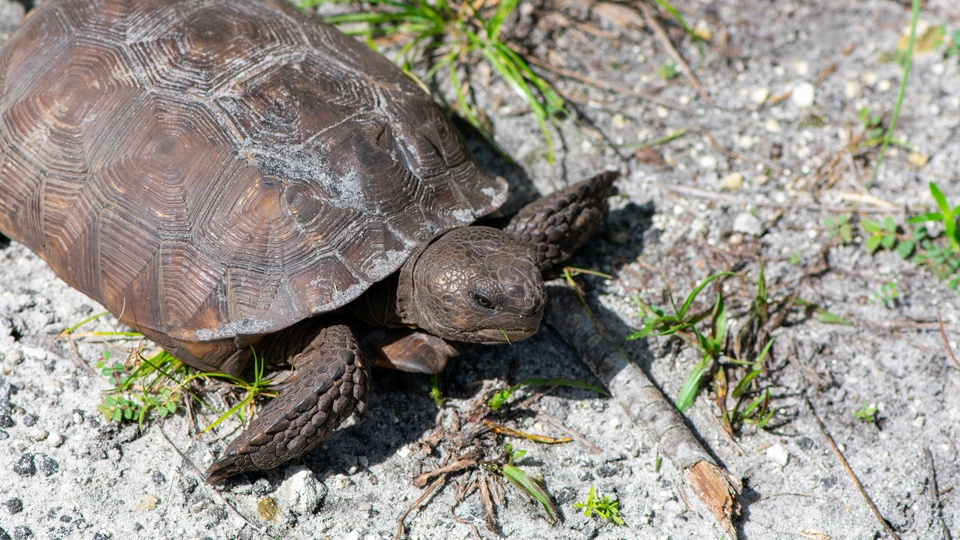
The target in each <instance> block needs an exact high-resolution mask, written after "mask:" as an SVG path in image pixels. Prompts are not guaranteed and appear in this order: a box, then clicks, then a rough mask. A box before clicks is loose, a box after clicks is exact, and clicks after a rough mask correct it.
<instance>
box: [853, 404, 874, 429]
mask: <svg viewBox="0 0 960 540" xmlns="http://www.w3.org/2000/svg"><path fill="white" fill-rule="evenodd" d="M876 415H877V406H876V405H874V404H872V403H867V402H866V401H864V402H863V404H862V405H860V409H859V410H857V411H855V412H854V413H853V416H855V417H857V420H860V421H861V422H863V423H864V424H873V423H874V422H876V421H877V418H876Z"/></svg>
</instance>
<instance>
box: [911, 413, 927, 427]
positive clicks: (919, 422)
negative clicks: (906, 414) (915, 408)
mask: <svg viewBox="0 0 960 540" xmlns="http://www.w3.org/2000/svg"><path fill="white" fill-rule="evenodd" d="M926 420H927V418H926V417H925V416H923V415H922V414H921V415H920V416H918V417H917V419H916V420H914V421H913V427H916V428H922V427H923V423H924V422H926Z"/></svg>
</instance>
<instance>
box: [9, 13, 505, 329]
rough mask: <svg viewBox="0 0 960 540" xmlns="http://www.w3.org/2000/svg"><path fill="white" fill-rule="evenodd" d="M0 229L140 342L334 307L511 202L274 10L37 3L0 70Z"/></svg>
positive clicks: (450, 142)
mask: <svg viewBox="0 0 960 540" xmlns="http://www.w3.org/2000/svg"><path fill="white" fill-rule="evenodd" d="M0 77H2V82H0V231H3V232H4V233H5V234H7V235H8V236H10V237H11V238H13V239H14V240H16V241H18V242H21V243H23V244H25V245H26V246H27V247H29V248H30V249H31V250H33V251H35V252H36V253H38V254H39V255H40V256H41V257H43V258H44V259H45V260H46V261H47V262H48V263H49V264H50V266H51V267H53V269H54V271H55V272H56V273H57V274H58V275H59V276H60V277H61V278H62V279H63V280H64V281H66V282H67V283H68V284H70V285H71V286H73V287H75V288H77V289H79V290H80V291H83V292H84V293H86V294H87V295H88V296H90V297H92V298H94V299H96V300H98V301H99V302H101V303H102V304H104V305H105V306H106V307H107V308H108V309H109V310H110V311H112V312H113V313H114V314H116V315H118V316H119V317H120V319H121V320H122V321H123V322H124V323H126V324H128V325H130V326H132V327H135V328H139V329H141V330H144V331H145V332H147V333H148V334H151V335H166V336H169V337H171V338H174V339H177V340H183V341H190V342H195V341H200V342H203V341H212V340H223V339H231V338H235V337H238V336H260V335H264V334H268V333H272V332H275V331H278V330H281V329H283V328H286V327H289V326H291V325H293V324H294V323H296V322H298V321H300V320H303V319H305V318H307V317H311V316H313V315H316V314H319V313H323V312H327V311H330V310H333V309H336V308H338V307H341V306H343V305H345V304H347V303H348V302H350V301H352V300H353V299H355V298H357V297H358V296H359V295H360V294H362V293H363V292H364V291H365V290H366V289H367V288H368V287H369V286H370V285H371V284H373V283H375V282H377V281H379V280H382V279H384V278H385V277H386V276H388V275H390V274H392V273H393V272H395V271H396V270H397V269H398V268H399V267H400V265H401V264H402V263H403V262H404V260H405V259H406V258H407V257H408V255H409V254H410V253H411V252H412V251H414V250H415V249H416V247H417V246H419V245H421V244H422V243H423V242H424V241H426V240H427V239H429V238H431V237H432V236H434V235H436V234H438V233H439V232H442V231H445V230H448V229H451V228H454V227H457V226H460V225H463V224H467V223H470V222H472V221H474V220H475V219H476V218H477V217H480V216H483V215H485V214H488V213H490V212H491V211H493V210H494V209H496V208H497V207H499V206H500V205H501V204H502V203H503V201H504V199H505V198H506V185H505V183H504V182H503V181H502V180H500V179H493V178H490V177H488V176H486V175H484V174H483V173H482V172H481V171H480V170H479V169H478V167H477V165H476V163H475V161H474V160H473V158H472V157H471V156H470V154H469V151H467V150H466V149H465V147H464V145H463V143H462V141H461V139H460V138H459V135H458V133H457V132H456V130H455V128H454V127H453V126H452V125H451V124H450V122H449V120H448V119H447V118H446V117H445V115H444V114H443V112H442V111H441V110H440V109H439V108H438V107H437V106H436V105H435V103H434V102H433V101H432V100H431V98H430V96H429V95H427V94H426V93H425V92H424V91H422V90H421V89H420V87H419V86H418V85H417V84H415V83H414V82H413V81H411V80H410V79H408V78H407V77H406V76H405V75H404V74H403V73H402V72H401V71H400V70H399V69H397V68H396V67H395V66H393V65H392V64H391V63H390V62H389V61H387V60H386V59H385V58H383V57H382V56H380V55H378V54H377V53H375V52H373V51H372V50H370V49H369V48H368V47H367V46H366V45H364V44H362V43H359V42H358V41H356V40H354V39H352V38H349V37H347V36H344V35H343V34H341V33H340V32H338V31H337V30H336V29H334V28H332V27H330V26H328V25H325V24H323V23H321V22H320V21H318V20H317V19H315V18H310V17H308V16H306V15H303V14H301V13H299V12H297V11H296V10H295V9H294V8H293V7H291V6H290V5H289V4H288V3H287V2H286V0H275V1H272V2H271V1H264V2H259V1H255V0H138V1H135V2H131V1H129V0H47V1H45V2H43V3H42V4H41V5H40V6H39V7H38V8H37V9H36V10H34V11H33V12H32V13H31V14H30V15H29V16H28V17H27V19H26V20H25V22H24V24H23V25H22V26H21V27H20V28H19V29H18V30H17V31H16V32H15V33H14V35H13V36H12V37H11V38H10V40H9V41H8V42H7V43H6V45H5V46H4V47H3V49H2V51H0Z"/></svg>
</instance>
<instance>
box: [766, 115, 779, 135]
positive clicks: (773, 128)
mask: <svg viewBox="0 0 960 540" xmlns="http://www.w3.org/2000/svg"><path fill="white" fill-rule="evenodd" d="M763 127H764V129H766V130H767V131H769V132H770V133H780V132H781V131H783V128H781V127H780V122H777V119H776V118H767V120H766V121H765V122H764V123H763Z"/></svg>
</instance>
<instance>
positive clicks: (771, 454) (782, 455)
mask: <svg viewBox="0 0 960 540" xmlns="http://www.w3.org/2000/svg"><path fill="white" fill-rule="evenodd" d="M766 456H767V461H770V462H772V463H774V464H775V465H778V466H780V467H786V466H787V462H788V461H789V460H790V454H789V453H788V452H787V449H786V448H784V447H783V445H781V444H775V445H773V446H771V447H769V448H767V452H766Z"/></svg>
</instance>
